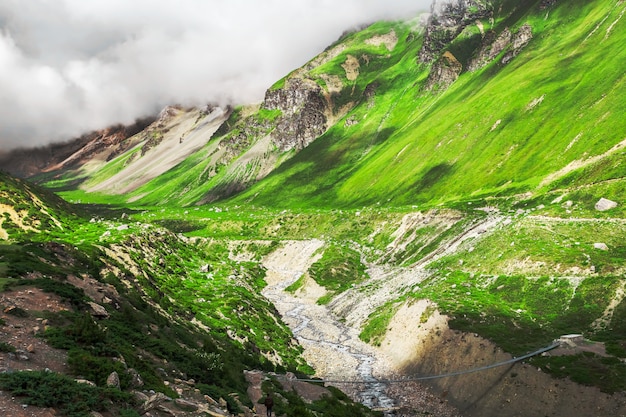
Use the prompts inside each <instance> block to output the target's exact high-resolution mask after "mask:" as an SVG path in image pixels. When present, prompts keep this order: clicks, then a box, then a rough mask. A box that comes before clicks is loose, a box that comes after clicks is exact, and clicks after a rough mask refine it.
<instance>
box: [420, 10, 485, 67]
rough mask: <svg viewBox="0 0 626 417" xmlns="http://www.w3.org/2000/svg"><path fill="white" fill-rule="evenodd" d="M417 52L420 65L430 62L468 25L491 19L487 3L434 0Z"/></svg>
mask: <svg viewBox="0 0 626 417" xmlns="http://www.w3.org/2000/svg"><path fill="white" fill-rule="evenodd" d="M431 12H432V13H431V16H430V19H429V21H428V25H427V26H426V31H425V33H424V44H423V46H422V49H421V50H420V52H419V57H418V61H419V62H420V63H430V62H432V61H433V60H434V59H435V58H436V57H437V56H438V55H439V54H440V53H441V51H442V50H443V49H444V48H445V47H446V46H447V45H448V44H449V43H450V41H452V40H453V39H454V38H456V37H457V36H458V35H459V33H461V31H463V29H464V28H465V27H466V26H467V25H469V24H470V23H472V22H474V21H476V20H479V19H485V18H489V17H492V15H493V9H492V7H491V5H490V3H489V2H486V1H482V0H453V1H448V0H444V1H440V0H435V1H434V2H433V4H432V6H431Z"/></svg>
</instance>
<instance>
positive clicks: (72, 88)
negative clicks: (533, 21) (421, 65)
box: [0, 0, 429, 149]
mask: <svg viewBox="0 0 626 417" xmlns="http://www.w3.org/2000/svg"><path fill="white" fill-rule="evenodd" d="M428 4H429V2H428V1H427V0H420V1H409V0H394V1H387V2H382V1H372V0H370V1H356V0H354V1H352V0H351V1H342V2H339V3H337V2H330V1H321V2H320V1H311V0H304V1H297V2H293V1H281V0H272V1H267V2H263V3H259V2H255V1H249V0H237V1H232V2H231V1H229V2H223V1H201V0H185V1H182V2H176V3H174V2H170V1H148V0H140V1H133V2H132V3H129V2H124V1H100V0H98V1H90V2H83V1H79V0H64V1H58V2H49V1H44V0H33V1H29V2H27V3H24V2H20V1H15V0H7V1H3V2H2V4H0V60H1V61H2V66H1V68H0V89H1V90H2V96H1V97H0V148H3V149H10V148H15V147H29V146H38V145H43V144H46V143H49V142H51V141H59V140H66V139H69V138H71V137H75V136H78V135H80V134H83V133H85V132H87V131H90V130H94V129H98V128H102V127H105V126H109V125H111V124H115V123H123V124H129V123H132V122H133V121H134V120H135V119H137V118H140V117H145V116H148V115H154V114H156V113H158V111H160V110H161V109H162V108H163V107H164V106H166V105H169V104H181V105H186V106H188V105H202V104H205V103H209V102H211V103H222V104H241V103H249V102H255V101H260V100H261V99H262V98H263V92H264V90H265V88H266V87H267V85H269V84H271V83H272V82H274V81H275V80H276V79H278V78H280V77H281V76H282V75H283V74H285V73H287V72H289V71H291V70H292V69H294V68H296V67H298V66H300V65H302V64H303V63H304V62H305V61H306V60H308V59H309V58H310V57H311V56H314V55H315V54H317V53H319V52H320V51H321V50H322V49H323V48H324V47H326V46H327V45H328V44H330V43H331V42H332V41H333V40H335V39H337V38H338V37H339V35H340V34H341V33H342V32H344V31H345V30H347V29H350V28H353V27H356V26H358V25H361V24H363V23H369V22H373V21H375V20H378V19H382V18H399V17H406V16H411V15H414V14H415V13H416V12H417V11H419V10H426V9H427V8H428Z"/></svg>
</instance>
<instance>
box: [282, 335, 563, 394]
mask: <svg viewBox="0 0 626 417" xmlns="http://www.w3.org/2000/svg"><path fill="white" fill-rule="evenodd" d="M559 345H560V343H557V342H554V343H552V344H551V345H549V346H546V347H543V348H541V349H538V350H536V351H534V352H530V353H527V354H525V355H522V356H518V357H514V358H511V359H508V360H506V361H503V362H497V363H493V364H491V365H486V366H481V367H479V368H472V369H466V370H463V371H456V372H449V373H446V374H440V375H428V376H415V377H407V378H401V379H375V378H373V379H372V380H371V381H366V380H359V381H357V380H332V379H307V378H294V379H295V380H297V381H302V382H323V383H325V384H381V383H382V384H392V383H399V382H411V381H425V380H428V379H438V378H447V377H451V376H457V375H463V374H469V373H472V372H479V371H485V370H487V369H491V368H496V367H499V366H504V365H508V364H510V363H515V362H519V361H523V360H524V359H528V358H530V357H532V356H536V355H540V354H542V353H544V352H547V351H549V350H552V349H554V348H556V347H558V346H559Z"/></svg>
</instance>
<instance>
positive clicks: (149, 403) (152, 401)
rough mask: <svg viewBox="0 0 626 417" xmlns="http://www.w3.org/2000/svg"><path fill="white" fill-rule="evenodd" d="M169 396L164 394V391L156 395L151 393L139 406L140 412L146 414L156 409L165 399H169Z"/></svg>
mask: <svg viewBox="0 0 626 417" xmlns="http://www.w3.org/2000/svg"><path fill="white" fill-rule="evenodd" d="M168 400H169V398H168V397H167V396H166V395H165V394H163V393H162V392H157V393H155V394H154V395H151V396H150V397H149V398H148V399H147V400H146V401H145V402H144V403H143V404H142V405H141V407H139V414H140V415H144V414H146V413H147V412H148V411H150V410H154V409H155V408H158V407H159V406H160V405H161V404H163V403H164V402H165V401H168Z"/></svg>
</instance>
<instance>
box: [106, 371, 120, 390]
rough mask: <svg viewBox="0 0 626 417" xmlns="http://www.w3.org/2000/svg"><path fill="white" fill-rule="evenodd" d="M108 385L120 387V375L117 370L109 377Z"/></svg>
mask: <svg viewBox="0 0 626 417" xmlns="http://www.w3.org/2000/svg"><path fill="white" fill-rule="evenodd" d="M107 387H115V388H118V389H119V388H120V376H119V375H118V374H117V372H115V371H113V372H111V374H110V375H109V376H108V377H107Z"/></svg>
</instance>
